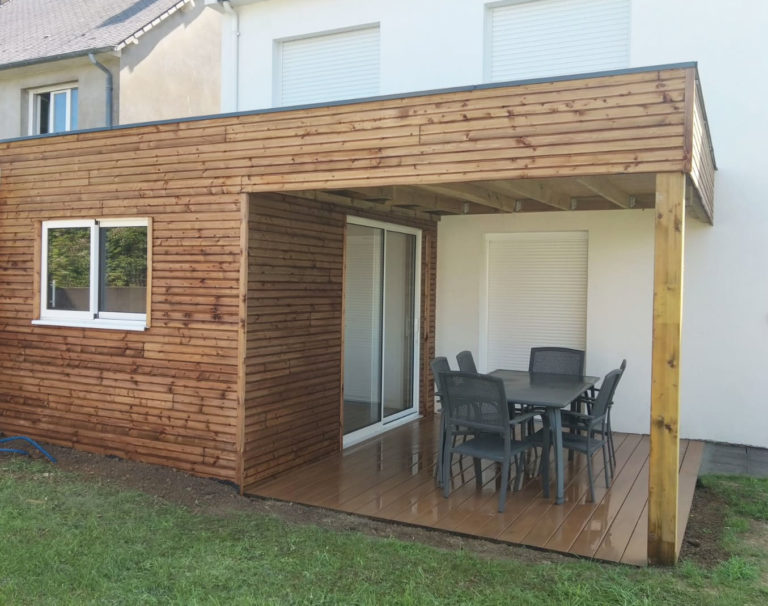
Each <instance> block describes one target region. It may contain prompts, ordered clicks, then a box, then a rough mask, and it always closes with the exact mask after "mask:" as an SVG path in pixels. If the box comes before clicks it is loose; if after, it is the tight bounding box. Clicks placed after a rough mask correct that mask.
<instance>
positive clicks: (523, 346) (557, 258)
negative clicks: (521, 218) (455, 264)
mask: <svg viewBox="0 0 768 606" xmlns="http://www.w3.org/2000/svg"><path fill="white" fill-rule="evenodd" d="M486 244H487V249H486V250H487V274H486V275H487V285H486V289H485V305H484V307H485V309H484V310H483V313H484V317H483V323H484V331H483V333H484V335H483V336H484V340H485V343H484V348H483V350H484V351H483V350H481V363H482V364H483V365H484V367H485V368H488V369H493V368H516V369H519V370H527V369H528V357H529V354H530V350H531V347H540V346H559V347H572V348H573V349H582V350H583V349H586V338H587V336H586V335H587V259H588V256H587V255H588V247H589V242H588V238H587V232H585V231H573V232H526V233H510V234H488V235H487V236H486ZM483 353H484V358H483Z"/></svg>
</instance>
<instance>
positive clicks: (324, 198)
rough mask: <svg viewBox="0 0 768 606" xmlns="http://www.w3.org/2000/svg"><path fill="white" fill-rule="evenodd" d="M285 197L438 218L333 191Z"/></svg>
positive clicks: (310, 191)
mask: <svg viewBox="0 0 768 606" xmlns="http://www.w3.org/2000/svg"><path fill="white" fill-rule="evenodd" d="M286 193H287V195H290V196H295V197H297V198H305V199H307V200H315V201H317V202H330V203H331V204H341V205H344V206H352V207H355V208H363V209H365V210H378V211H381V212H388V213H392V214H393V215H401V216H405V217H411V218H418V219H425V220H427V221H437V220H438V218H437V217H434V216H432V215H430V214H429V213H426V212H421V211H418V210H410V209H406V208H397V207H396V206H394V205H393V204H392V202H391V201H389V200H387V201H382V202H371V201H370V200H363V199H360V198H355V197H352V196H345V195H342V194H337V193H335V192H333V191H324V190H319V189H317V190H315V189H313V190H307V191H304V190H302V191H291V192H286Z"/></svg>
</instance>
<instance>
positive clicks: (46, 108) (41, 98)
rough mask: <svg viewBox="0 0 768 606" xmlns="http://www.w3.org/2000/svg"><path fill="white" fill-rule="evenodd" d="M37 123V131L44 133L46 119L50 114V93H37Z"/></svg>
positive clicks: (46, 128)
mask: <svg viewBox="0 0 768 606" xmlns="http://www.w3.org/2000/svg"><path fill="white" fill-rule="evenodd" d="M37 112H38V116H37V119H38V125H37V132H38V133H39V134H41V135H44V134H46V133H47V132H48V119H49V117H50V114H51V95H50V93H42V94H40V95H37Z"/></svg>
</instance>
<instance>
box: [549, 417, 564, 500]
mask: <svg viewBox="0 0 768 606" xmlns="http://www.w3.org/2000/svg"><path fill="white" fill-rule="evenodd" d="M547 414H548V416H549V426H550V427H551V428H552V434H553V438H554V443H553V445H554V447H555V480H556V481H557V490H556V492H555V505H562V504H563V502H564V501H565V494H564V493H565V489H564V481H563V474H564V470H563V422H562V418H561V416H560V409H559V408H549V409H548V410H547Z"/></svg>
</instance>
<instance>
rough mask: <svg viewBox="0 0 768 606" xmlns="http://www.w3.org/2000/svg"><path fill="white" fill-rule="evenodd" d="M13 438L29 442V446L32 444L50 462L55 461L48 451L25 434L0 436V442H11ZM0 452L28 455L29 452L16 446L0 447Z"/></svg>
mask: <svg viewBox="0 0 768 606" xmlns="http://www.w3.org/2000/svg"><path fill="white" fill-rule="evenodd" d="M14 440H21V441H22V442H26V443H27V444H30V445H31V446H34V447H35V448H37V450H39V451H40V452H41V453H43V455H44V456H45V458H46V459H48V460H49V461H50V462H51V463H55V462H56V459H54V458H53V457H52V456H51V455H50V454H48V452H47V451H46V450H45V449H44V448H43V447H42V446H40V444H38V443H37V442H35V441H34V440H31V439H30V438H27V437H25V436H14V437H12V438H0V444H4V443H5V442H13V441H14ZM0 452H12V453H15V454H23V455H27V456H29V453H28V452H27V451H26V450H19V449H18V448H0Z"/></svg>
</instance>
